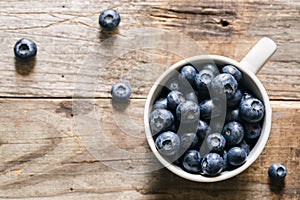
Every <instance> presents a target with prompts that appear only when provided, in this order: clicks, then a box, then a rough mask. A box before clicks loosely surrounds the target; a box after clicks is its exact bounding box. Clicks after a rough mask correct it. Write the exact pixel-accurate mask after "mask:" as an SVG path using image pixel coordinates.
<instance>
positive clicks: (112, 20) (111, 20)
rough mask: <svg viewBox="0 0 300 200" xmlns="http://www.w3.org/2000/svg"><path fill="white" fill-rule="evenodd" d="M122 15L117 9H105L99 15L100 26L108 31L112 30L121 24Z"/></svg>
mask: <svg viewBox="0 0 300 200" xmlns="http://www.w3.org/2000/svg"><path fill="white" fill-rule="evenodd" d="M120 21H121V17H120V15H119V13H118V12H117V11H116V10H112V9H108V10H104V11H103V12H102V13H101V14H100V16H99V24H100V26H101V27H102V28H103V29H105V30H108V31H112V30H114V29H115V28H117V26H118V25H119V23H120Z"/></svg>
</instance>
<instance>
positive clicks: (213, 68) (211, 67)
mask: <svg viewBox="0 0 300 200" xmlns="http://www.w3.org/2000/svg"><path fill="white" fill-rule="evenodd" d="M203 69H207V70H210V71H211V72H212V73H213V75H214V77H216V76H217V75H219V74H220V72H219V69H218V67H217V66H216V65H214V64H211V63H207V64H205V65H203Z"/></svg>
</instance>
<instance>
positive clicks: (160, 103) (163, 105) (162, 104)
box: [153, 98, 168, 110]
mask: <svg viewBox="0 0 300 200" xmlns="http://www.w3.org/2000/svg"><path fill="white" fill-rule="evenodd" d="M159 108H160V109H167V108H168V100H167V98H160V99H158V100H156V101H155V103H154V105H153V110H155V109H159Z"/></svg>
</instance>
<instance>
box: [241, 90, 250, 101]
mask: <svg viewBox="0 0 300 200" xmlns="http://www.w3.org/2000/svg"><path fill="white" fill-rule="evenodd" d="M251 97H253V95H252V94H250V93H249V92H244V93H243V96H242V99H241V101H243V100H245V99H248V98H251Z"/></svg>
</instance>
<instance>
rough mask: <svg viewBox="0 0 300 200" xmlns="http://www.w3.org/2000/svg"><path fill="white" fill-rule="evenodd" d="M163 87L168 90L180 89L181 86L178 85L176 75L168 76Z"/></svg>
mask: <svg viewBox="0 0 300 200" xmlns="http://www.w3.org/2000/svg"><path fill="white" fill-rule="evenodd" d="M165 87H166V88H167V89H168V90H169V91H180V90H181V87H180V83H179V80H178V77H172V78H170V79H169V80H168V81H167V83H166V85H165Z"/></svg>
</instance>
